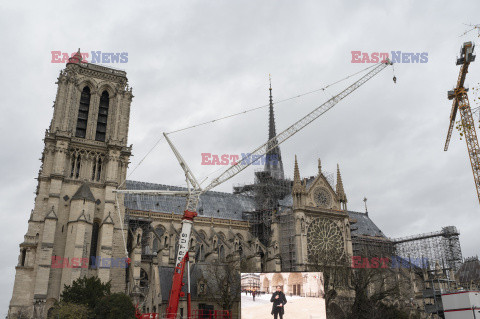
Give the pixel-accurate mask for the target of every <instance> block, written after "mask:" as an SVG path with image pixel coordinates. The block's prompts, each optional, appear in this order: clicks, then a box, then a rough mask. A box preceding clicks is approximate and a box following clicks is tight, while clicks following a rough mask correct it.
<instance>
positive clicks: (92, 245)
mask: <svg viewBox="0 0 480 319" xmlns="http://www.w3.org/2000/svg"><path fill="white" fill-rule="evenodd" d="M99 228H100V224H99V222H98V221H97V220H96V221H94V222H93V226H92V241H91V243H90V265H93V258H92V257H95V256H96V255H97V246H98V230H99ZM97 262H98V261H97Z"/></svg>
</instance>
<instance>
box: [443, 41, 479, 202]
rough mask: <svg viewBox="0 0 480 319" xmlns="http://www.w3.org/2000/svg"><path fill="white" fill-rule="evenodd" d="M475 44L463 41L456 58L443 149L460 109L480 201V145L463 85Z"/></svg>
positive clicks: (446, 146) (446, 145)
mask: <svg viewBox="0 0 480 319" xmlns="http://www.w3.org/2000/svg"><path fill="white" fill-rule="evenodd" d="M474 48H475V45H474V44H472V42H465V43H464V44H463V46H462V48H461V49H460V57H459V58H457V65H461V66H462V67H461V68H460V74H459V75H458V80H457V86H456V87H455V88H454V89H453V90H452V91H448V99H449V100H453V105H452V111H451V113H450V126H449V127H448V133H447V140H446V142H445V148H444V150H445V151H447V150H448V145H449V143H450V139H451V137H452V131H453V125H454V124H455V117H456V115H457V110H460V115H461V117H462V119H461V125H460V128H461V130H462V131H463V133H464V135H465V142H466V143H467V148H468V156H469V157H470V164H471V166H472V172H473V178H474V180H475V188H476V189H477V196H478V200H479V202H480V147H479V146H478V139H477V133H476V132H475V123H474V122H473V116H472V110H471V108H470V103H469V101H468V95H467V92H468V89H466V88H465V87H464V82H465V77H466V76H467V73H468V66H469V65H470V62H473V61H475V55H474V54H473V49H474Z"/></svg>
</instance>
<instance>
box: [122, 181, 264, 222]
mask: <svg viewBox="0 0 480 319" xmlns="http://www.w3.org/2000/svg"><path fill="white" fill-rule="evenodd" d="M126 187H127V189H137V190H171V191H186V190H187V189H186V188H185V187H178V186H169V185H163V184H154V183H145V182H137V181H127V182H126ZM125 207H126V208H127V209H131V210H142V211H153V212H161V213H172V212H173V213H175V214H183V210H184V209H185V198H183V197H174V196H157V195H137V194H125ZM254 210H255V203H254V199H253V198H252V197H249V196H245V195H240V194H230V193H223V192H212V191H209V192H206V193H205V194H202V195H201V196H200V202H199V203H198V209H197V212H198V215H199V216H203V217H214V218H222V219H232V220H243V217H242V215H243V214H242V213H244V212H251V211H254Z"/></svg>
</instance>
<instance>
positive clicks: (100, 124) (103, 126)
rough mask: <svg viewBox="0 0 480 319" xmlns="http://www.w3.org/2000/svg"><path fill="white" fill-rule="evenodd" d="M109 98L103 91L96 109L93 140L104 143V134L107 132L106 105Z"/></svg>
mask: <svg viewBox="0 0 480 319" xmlns="http://www.w3.org/2000/svg"><path fill="white" fill-rule="evenodd" d="M109 103H110V97H109V95H108V92H107V91H103V93H102V96H101V97H100V107H99V108H98V118H97V133H96V134H95V140H97V141H101V142H105V133H106V132H107V119H108V104H109Z"/></svg>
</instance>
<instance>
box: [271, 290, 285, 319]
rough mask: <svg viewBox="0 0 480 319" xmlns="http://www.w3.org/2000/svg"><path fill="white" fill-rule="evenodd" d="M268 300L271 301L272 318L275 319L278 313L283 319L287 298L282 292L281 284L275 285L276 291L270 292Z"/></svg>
mask: <svg viewBox="0 0 480 319" xmlns="http://www.w3.org/2000/svg"><path fill="white" fill-rule="evenodd" d="M270 302H273V305H272V315H273V318H274V319H277V318H278V316H279V315H280V319H283V314H284V313H285V308H284V307H285V304H286V303H287V298H286V297H285V294H284V293H283V292H282V286H277V291H275V292H274V293H273V294H272V298H270Z"/></svg>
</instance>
